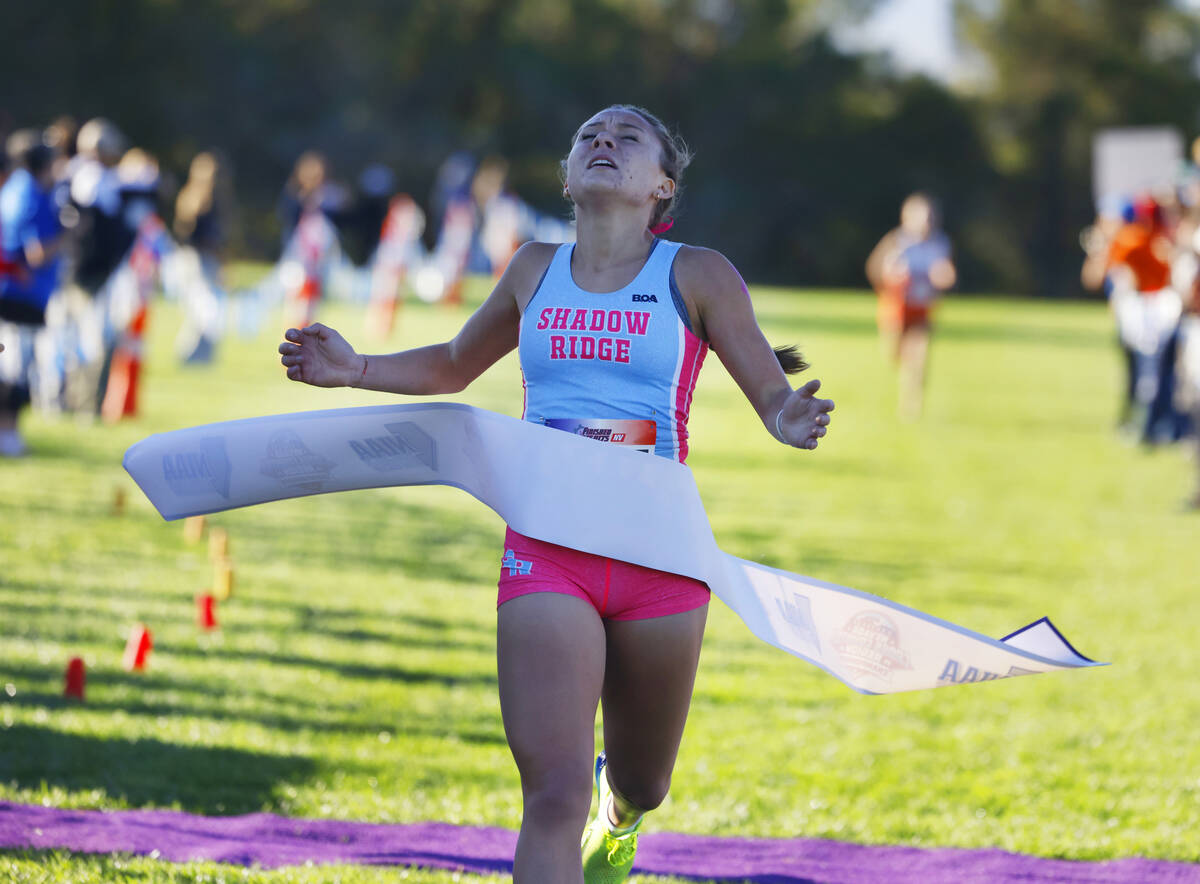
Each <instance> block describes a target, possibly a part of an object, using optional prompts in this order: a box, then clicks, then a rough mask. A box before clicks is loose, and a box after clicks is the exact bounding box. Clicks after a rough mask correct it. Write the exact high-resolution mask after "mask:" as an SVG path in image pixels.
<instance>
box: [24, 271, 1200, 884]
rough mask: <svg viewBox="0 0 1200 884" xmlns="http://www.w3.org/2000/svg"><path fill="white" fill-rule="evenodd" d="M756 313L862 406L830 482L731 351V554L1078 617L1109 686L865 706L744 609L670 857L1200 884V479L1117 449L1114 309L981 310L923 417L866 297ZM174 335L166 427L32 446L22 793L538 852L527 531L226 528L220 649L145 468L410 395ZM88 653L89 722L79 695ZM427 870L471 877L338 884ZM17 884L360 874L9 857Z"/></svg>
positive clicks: (437, 497)
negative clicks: (1143, 870)
mask: <svg viewBox="0 0 1200 884" xmlns="http://www.w3.org/2000/svg"><path fill="white" fill-rule="evenodd" d="M247 272H248V271H247ZM481 292H482V284H479V285H476V286H475V287H474V288H473V289H471V290H470V291H469V295H470V296H473V297H474V298H476V299H477V298H478V297H479V296H480V295H481ZM470 299H471V298H469V300H470ZM755 302H756V305H757V308H758V311H759V316H760V320H761V322H762V324H763V326H764V328H765V329H766V331H767V333H768V337H769V338H770V339H771V340H772V342H773V343H784V342H795V343H799V344H800V345H801V346H802V347H803V349H804V351H805V353H806V355H807V356H808V357H809V359H810V360H811V361H812V363H813V365H814V369H813V371H812V374H813V375H815V376H817V377H820V378H821V379H822V381H823V382H824V384H825V386H824V393H825V394H826V395H829V396H831V397H832V398H834V399H835V400H836V401H837V411H836V412H835V420H834V423H833V427H832V429H831V432H830V435H829V437H828V439H827V440H826V441H825V442H823V443H822V446H821V448H820V449H819V450H818V451H817V452H815V453H808V452H805V453H801V452H796V451H792V450H789V449H786V448H784V447H783V446H780V445H779V444H778V443H775V442H774V441H773V440H772V439H771V438H770V437H769V436H768V435H767V434H766V433H765V432H763V431H762V430H761V429H760V428H759V426H758V425H757V423H756V421H755V418H754V416H753V413H752V412H751V410H750V408H749V406H748V405H747V404H746V402H745V400H744V399H743V398H742V397H741V394H740V393H739V392H738V390H737V389H736V387H735V386H734V385H733V383H732V381H731V380H730V379H729V377H728V375H727V374H726V373H725V372H724V370H723V368H722V367H721V366H720V364H719V361H718V360H717V359H716V358H715V357H710V364H709V365H708V367H707V368H706V370H705V372H704V374H703V375H702V377H701V383H700V389H699V391H698V393H697V397H696V405H695V406H694V409H693V418H692V425H691V428H692V439H693V448H692V454H691V456H690V458H689V463H690V464H691V466H692V467H693V469H694V472H695V474H696V477H697V481H698V483H699V485H700V489H701V492H702V494H703V496H704V499H705V503H706V506H707V508H708V512H709V515H710V518H711V520H712V523H713V527H714V530H715V532H716V536H717V540H718V542H719V543H720V544H721V545H722V547H723V548H724V549H725V550H726V551H727V552H730V553H732V554H734V555H737V556H742V557H745V558H749V559H753V560H756V561H760V562H764V563H767V564H770V565H774V566H778V567H783V568H787V569H789V570H794V571H799V572H801V573H804V574H809V575H812V576H815V577H819V578H822V579H824V580H829V581H832V582H835V583H841V584H845V585H849V586H853V587H856V588H858V589H862V590H866V591H868V592H873V593H876V594H879V595H883V596H887V597H889V598H892V599H895V600H897V601H900V602H902V603H904V604H907V605H912V606H914V607H917V608H920V609H922V610H924V611H927V612H929V613H932V614H936V615H938V616H942V617H945V618H948V619H951V620H954V621H956V622H958V623H961V624H963V625H965V626H968V627H970V628H973V629H977V630H979V631H981V632H984V633H987V634H991V635H995V636H1000V635H1004V634H1007V633H1008V632H1010V631H1011V630H1013V629H1015V628H1016V627H1018V626H1021V625H1023V624H1025V623H1026V622H1028V621H1030V620H1033V619H1035V618H1036V617H1039V616H1041V615H1043V614H1045V615H1049V616H1050V617H1051V618H1052V619H1053V620H1054V622H1055V623H1056V624H1057V625H1058V626H1059V627H1060V628H1061V629H1062V630H1063V631H1064V632H1065V633H1066V635H1067V637H1068V638H1070V639H1071V640H1072V641H1073V642H1074V643H1075V644H1076V646H1077V647H1078V648H1079V650H1080V651H1081V652H1083V653H1085V654H1087V655H1089V656H1092V657H1095V658H1097V659H1102V660H1108V661H1112V663H1113V665H1112V666H1110V667H1107V668H1103V669H1097V670H1090V671H1086V672H1076V673H1063V674H1054V675H1043V676H1038V677H1036V678H1021V679H1014V680H1008V681H1000V682H993V683H988V684H984V685H979V686H974V687H970V688H948V689H941V690H937V691H930V692H920V693H915V694H902V695H895V696H885V697H864V696H860V695H858V694H855V693H853V692H852V691H850V690H849V689H847V688H845V687H844V686H842V685H841V684H840V683H838V682H836V681H834V680H833V679H831V678H830V677H828V676H826V675H824V674H822V673H821V672H819V671H818V670H816V669H815V668H813V667H811V666H808V665H806V664H804V663H803V662H801V661H799V660H797V659H795V658H792V657H790V656H788V655H785V654H783V653H781V652H779V651H776V650H773V649H771V648H769V647H767V646H765V645H763V644H761V643H759V642H758V641H757V640H756V639H754V638H753V637H752V636H751V635H750V634H749V633H748V632H747V631H746V629H745V628H744V627H743V626H742V625H741V623H740V622H739V621H737V620H736V618H734V617H733V616H732V615H731V614H730V613H729V612H728V611H727V610H726V609H724V608H722V607H721V606H720V605H719V603H718V604H715V605H714V607H713V611H712V613H711V616H710V621H709V623H710V625H709V632H708V636H707V638H706V644H705V649H704V654H703V657H702V660H701V667H700V675H699V679H698V683H697V687H696V697H695V702H694V704H693V708H692V714H691V718H690V720H689V723H688V730H687V733H686V735H685V738H684V744H683V748H682V751H681V754H680V758H679V764H678V768H677V771H676V776H675V785H674V790H673V793H672V795H671V796H670V797H669V798H668V800H667V802H666V804H665V805H664V806H663V808H662V809H661V810H660V811H658V812H657V813H655V814H654V816H653V817H652V818H651V821H650V824H649V825H650V830H651V831H654V830H659V831H679V832H695V833H706V834H718V835H744V836H771V837H798V836H811V837H827V838H837V839H844V840H850V841H856V842H864V843H888V844H911V845H925V846H929V845H938V846H970V847H975V846H997V847H1002V848H1005V849H1009V850H1014V851H1020V852H1025V853H1034V854H1040V855H1046V856H1060V857H1070V858H1080V859H1102V858H1113V857H1123V856H1133V855H1140V856H1151V857H1160V858H1167V859H1176V860H1188V861H1193V862H1194V861H1200V835H1198V834H1197V832H1200V738H1198V737H1197V734H1196V728H1197V726H1200V686H1198V685H1197V682H1196V676H1197V673H1198V672H1200V642H1197V640H1196V637H1195V636H1196V625H1197V623H1198V622H1200V621H1198V618H1197V613H1198V611H1200V586H1198V583H1200V580H1198V576H1200V552H1198V548H1200V545H1198V544H1197V538H1198V537H1200V516H1197V515H1195V514H1188V513H1184V512H1182V511H1181V508H1180V504H1181V503H1182V501H1183V499H1184V498H1185V496H1186V494H1187V491H1188V489H1189V488H1190V483H1191V481H1192V470H1194V468H1195V467H1194V465H1193V464H1192V463H1191V462H1190V461H1189V460H1188V459H1187V458H1186V457H1185V455H1184V452H1183V451H1182V450H1181V449H1179V448H1175V449H1167V450H1158V451H1150V452H1147V451H1144V450H1142V449H1139V448H1136V447H1133V446H1131V445H1128V444H1126V443H1124V442H1122V441H1121V440H1120V439H1119V438H1118V437H1117V435H1116V433H1115V432H1114V430H1113V416H1114V413H1115V404H1116V399H1117V396H1116V392H1115V391H1116V389H1117V386H1118V383H1119V375H1118V369H1119V365H1118V359H1117V355H1116V353H1115V347H1114V346H1113V343H1112V339H1111V338H1112V336H1111V332H1110V325H1109V320H1108V317H1107V315H1106V313H1105V311H1104V309H1103V308H1102V307H1101V306H1099V305H1096V304H1079V303H1068V304H1058V303H1042V302H1037V303H1034V302H1027V301H1017V300H1003V299H965V298H964V299H958V300H951V301H950V302H949V303H947V304H946V305H945V307H944V308H943V311H942V314H941V316H940V317H939V319H940V322H939V327H938V329H937V333H936V337H935V340H934V347H933V351H932V365H931V382H930V389H929V396H928V407H927V412H926V415H925V417H924V418H923V419H922V420H921V421H919V422H917V423H903V422H901V421H899V420H898V419H897V418H896V417H895V407H894V403H895V381H894V377H893V373H892V371H891V367H890V366H889V365H888V364H887V363H886V362H885V361H884V360H883V359H882V357H881V356H880V354H879V350H878V346H877V342H876V339H875V333H874V323H873V310H874V305H873V302H872V301H871V300H870V299H869V298H868V297H867V296H866V295H864V294H861V293H833V292H813V291H785V290H758V291H756V292H755ZM464 316H465V314H464V313H462V312H456V311H454V310H450V309H446V308H439V307H426V306H423V305H410V306H407V307H406V308H405V311H404V312H403V314H402V316H401V319H400V323H399V328H398V331H397V333H396V334H395V335H394V336H393V338H392V340H391V341H389V342H388V343H387V344H370V343H367V342H366V341H365V340H364V335H363V333H362V316H361V310H360V309H358V308H354V307H351V306H348V305H333V306H331V307H330V308H329V310H328V314H327V316H325V317H323V318H325V319H326V321H328V322H330V324H333V325H336V326H338V327H340V328H342V329H343V330H344V331H345V332H346V333H347V336H348V337H350V339H351V340H352V341H354V342H355V343H356V344H359V345H360V347H361V348H363V349H368V350H372V349H374V350H383V349H397V348H401V347H407V346H413V345H417V344H420V343H427V342H430V341H432V340H435V339H441V338H443V337H445V336H447V335H449V334H452V333H453V331H454V330H455V329H456V328H457V326H458V325H459V324H460V323H461V321H462V319H463V318H464ZM177 325H178V317H177V314H176V313H175V312H174V310H173V308H172V307H171V306H170V305H167V304H163V305H156V310H155V312H154V313H153V315H152V317H151V340H150V344H151V355H150V357H149V362H148V368H147V370H146V378H145V385H144V395H143V415H142V417H140V418H139V419H137V420H135V421H130V422H126V423H123V424H120V425H118V426H115V427H106V426H99V425H91V424H83V423H79V422H77V421H76V420H75V419H73V418H58V419H55V418H47V417H42V416H36V415H34V416H31V417H29V418H28V419H27V420H26V422H25V425H24V427H25V430H26V435H27V437H28V440H29V442H30V444H31V447H32V449H33V452H34V454H33V456H31V457H29V458H26V459H24V460H21V461H16V462H0V687H3V690H4V693H3V694H0V799H5V800H11V801H20V802H44V803H49V804H52V805H55V806H61V807H77V808H121V807H172V808H179V809H182V810H187V811H192V812H197V813H205V814H241V813H247V812H254V811H260V810H267V811H271V812H275V813H282V814H287V815H294V816H304V817H336V818H339V819H353V820H369V821H378V822H406V821H419V820H444V821H448V822H455V823H464V824H480V825H499V826H506V827H510V828H515V827H516V826H517V825H518V822H519V818H520V795H519V790H518V784H517V777H516V772H515V769H514V767H513V765H512V762H511V759H510V757H509V755H508V750H507V748H506V746H505V743H504V736H503V731H502V728H501V724H500V714H499V705H498V701H497V698H496V684H495V671H494V669H495V662H494V648H495V637H494V617H495V614H494V604H495V595H494V593H495V580H496V577H497V574H498V562H499V555H500V542H501V537H502V534H503V526H502V525H501V523H500V522H499V520H498V519H497V518H496V517H495V516H494V515H493V514H492V513H491V512H490V511H489V510H486V509H485V508H484V507H483V506H482V505H480V504H478V503H476V502H475V501H474V500H472V499H470V498H468V497H467V496H466V495H463V494H461V493H459V492H456V491H453V490H451V489H447V488H440V487H435V488H403V489H384V490H377V491H364V492H355V493H351V494H340V495H327V496H322V497H312V498H305V499H299V500H292V501H285V502H280V503H275V504H270V505H267V506H262V507H257V508H251V509H247V510H242V511H235V512H229V513H224V514H220V515H217V516H215V517H212V518H211V520H210V521H211V523H212V524H215V525H219V526H221V527H224V528H226V529H227V530H228V532H229V536H230V547H231V554H232V556H233V558H234V561H235V565H236V589H235V596H234V598H233V599H232V600H230V601H229V602H227V603H225V604H223V605H222V606H221V608H220V610H219V618H220V622H221V626H222V629H221V630H220V631H219V632H217V633H214V634H206V633H202V632H200V631H199V630H198V629H197V628H196V626H195V625H194V620H195V612H194V603H193V598H194V596H195V595H196V594H197V593H198V592H201V591H204V590H206V588H207V587H208V586H209V581H210V579H211V569H210V565H209V562H208V556H207V548H206V546H204V545H203V544H200V545H189V544H188V543H186V542H185V540H184V537H183V532H182V528H181V525H180V524H179V523H165V522H163V521H162V520H161V519H160V518H159V517H158V516H157V514H156V513H155V512H154V511H153V510H152V508H151V507H150V505H149V503H148V502H147V501H146V500H145V499H144V498H143V497H142V496H141V495H140V492H138V491H137V489H136V487H135V486H134V485H133V483H132V481H131V480H129V479H128V477H127V476H126V475H125V473H124V472H123V470H122V469H121V466H120V460H121V454H122V452H123V451H124V450H125V448H126V447H127V446H128V445H130V444H132V443H133V442H135V441H137V440H138V439H140V438H142V437H144V436H146V435H148V434H150V433H153V432H159V431H163V430H168V429H174V428H177V427H182V426H187V425H193V424H198V423H204V422H208V421H216V420H226V419H233V418H239V417H247V416H253V415H258V414H264V413H277V412H286V411H298V410H306V409H317V408H328V407H338V406H346V405H361V404H379V403H381V402H384V401H386V397H384V396H383V395H382V394H371V393H363V392H360V391H325V390H315V389H312V388H306V387H301V386H299V385H295V384H289V383H287V382H286V381H285V380H284V379H283V377H282V370H281V369H280V368H279V366H278V363H277V360H276V356H275V355H274V347H275V343H276V340H277V338H276V331H277V330H276V329H275V327H274V322H268V323H267V326H268V327H266V328H264V329H263V330H262V332H261V333H260V334H259V335H258V336H257V338H255V339H253V340H249V339H245V338H237V337H231V338H230V339H228V340H227V342H226V343H225V345H224V346H223V348H222V350H221V353H220V359H219V361H218V363H217V364H215V365H214V366H211V367H208V368H199V369H197V368H190V369H189V368H184V367H180V366H178V365H177V363H176V362H175V360H174V358H173V356H172V353H171V344H172V338H173V336H174V333H175V330H176V328H177ZM520 395H521V394H520V382H519V374H518V370H517V367H516V363H515V360H513V359H509V360H506V361H505V362H503V363H501V364H500V365H498V366H496V367H495V368H494V369H493V370H492V371H490V372H489V373H488V374H487V375H485V376H484V377H483V378H481V379H480V381H479V382H478V383H477V384H476V385H474V386H473V387H472V388H471V389H470V390H468V391H467V392H466V393H465V394H463V395H461V396H458V397H447V398H454V399H457V400H459V401H467V402H471V403H472V404H475V405H479V406H482V407H486V408H492V409H495V410H498V411H503V412H507V413H519V409H520ZM118 489H122V490H124V492H125V494H126V497H127V499H128V503H127V506H126V507H125V511H124V513H123V514H117V513H114V512H113V500H114V495H115V494H116V492H117V490H118ZM136 622H144V623H146V624H147V625H148V626H149V627H150V628H151V630H152V631H153V634H154V640H155V649H154V651H153V653H152V656H151V662H150V666H149V668H148V671H146V672H144V673H126V672H125V671H123V669H122V668H121V653H122V649H123V646H124V643H125V639H126V636H127V635H128V632H129V630H130V628H131V627H132V625H133V624H134V623H136ZM76 655H79V656H82V657H83V658H84V659H85V661H86V662H87V665H88V670H89V681H88V697H87V702H86V703H85V704H83V705H79V704H77V703H74V702H69V701H65V700H63V699H62V697H61V692H62V675H63V668H64V666H65V664H66V661H67V660H68V659H69V658H70V657H72V656H76ZM398 874H407V875H408V880H420V881H435V882H443V881H451V880H458V879H457V878H455V876H453V875H451V874H446V873H431V872H423V871H410V872H407V873H398V872H397V871H396V870H390V871H387V872H384V871H380V870H372V869H355V868H345V869H342V870H340V871H339V872H338V875H339V876H340V880H342V881H346V882H359V881H361V882H374V881H382V880H395V878H396V876H397V875H398ZM389 876H390V877H389ZM468 877H469V876H468ZM0 878H2V879H4V880H10V879H12V880H19V881H20V880H24V881H38V880H76V881H108V880H114V879H117V878H120V879H121V880H137V881H142V880H145V881H164V882H165V881H218V880H228V881H244V880H251V881H263V882H266V881H271V882H274V881H298V882H308V881H314V882H315V881H324V880H333V878H332V877H331V874H330V873H329V872H321V871H320V870H316V871H314V870H311V869H291V870H282V871H278V872H273V873H267V872H260V871H248V872H247V871H244V870H241V869H230V868H229V867H220V866H215V865H211V864H208V865H206V864H190V865H181V866H172V865H168V864H165V863H160V862H156V861H154V860H150V859H140V858H129V857H101V858H89V857H75V856H70V855H68V854H63V853H53V854H37V853H28V852H3V851H0ZM402 879H403V878H402ZM470 880H480V881H482V880H487V879H479V878H470ZM495 880H500V879H495Z"/></svg>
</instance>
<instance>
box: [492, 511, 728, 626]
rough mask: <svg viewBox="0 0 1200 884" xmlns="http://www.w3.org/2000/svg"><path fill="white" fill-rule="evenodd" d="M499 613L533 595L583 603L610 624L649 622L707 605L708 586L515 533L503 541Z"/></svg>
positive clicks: (509, 532)
mask: <svg viewBox="0 0 1200 884" xmlns="http://www.w3.org/2000/svg"><path fill="white" fill-rule="evenodd" d="M499 586H500V595H499V599H498V601H497V602H496V607H500V605H503V604H504V603H505V602H507V601H508V600H509V599H515V598H517V596H522V595H528V594H529V593H533V592H557V593H561V594H563V595H573V596H575V597H576V598H580V599H583V600H584V601H585V602H587V603H589V604H590V605H591V606H592V607H593V608H595V609H596V613H597V614H599V615H600V616H601V618H603V619H605V620H649V619H650V618H652V617H666V616H667V615H669V614H682V613H683V612H684V611H693V610H695V609H696V608H699V607H702V606H703V605H706V604H708V599H709V590H708V586H707V585H706V584H705V583H703V582H702V581H699V580H694V579H693V578H691V577H683V576H681V575H679V574H671V573H669V572H667V571H655V570H654V569H653V568H645V567H642V566H641V565H631V564H629V563H628V562H621V561H617V560H614V559H609V558H605V557H604V556H595V555H592V554H591V553H585V552H580V551H579V550H576V549H570V548H569V547H565V546H557V545H556V544H553V543H544V542H543V541H541V540H534V539H533V538H532V537H526V536H525V535H524V534H518V533H517V532H516V531H513V530H512V529H511V528H509V529H508V531H507V532H506V533H505V535H504V559H503V561H501V563H500V584H499Z"/></svg>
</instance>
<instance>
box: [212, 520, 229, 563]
mask: <svg viewBox="0 0 1200 884" xmlns="http://www.w3.org/2000/svg"><path fill="white" fill-rule="evenodd" d="M208 555H209V558H211V559H212V560H213V561H214V562H215V561H217V560H218V559H223V558H225V557H227V556H228V555H229V532H228V531H226V530H225V529H224V528H217V527H215V526H214V527H212V528H210V529H209V532H208Z"/></svg>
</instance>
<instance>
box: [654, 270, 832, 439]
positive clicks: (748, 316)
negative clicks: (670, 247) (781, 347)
mask: <svg viewBox="0 0 1200 884" xmlns="http://www.w3.org/2000/svg"><path fill="white" fill-rule="evenodd" d="M675 279H676V282H677V283H678V285H679V289H680V293H681V294H682V295H683V297H684V300H685V301H686V302H688V306H689V308H691V309H694V310H695V313H696V316H697V318H698V319H699V325H700V327H701V329H702V330H703V332H704V333H705V334H706V335H707V337H708V341H709V344H710V345H711V346H712V348H713V350H714V351H715V352H716V354H717V356H718V357H719V358H720V360H721V363H722V364H723V365H724V366H725V368H726V369H727V370H728V371H729V373H730V375H732V376H733V379H734V381H736V382H737V385H738V386H739V387H740V388H741V390H742V392H743V393H744V394H745V395H746V398H747V399H748V400H750V404H751V406H753V408H754V410H755V411H756V412H757V413H758V417H759V419H760V420H761V421H762V423H763V426H764V427H765V428H766V429H767V432H769V433H770V434H771V435H772V436H774V437H775V438H776V439H779V441H781V442H784V443H785V444H787V445H791V446H793V447H795V448H803V449H813V448H816V447H817V443H818V442H819V441H820V440H821V438H822V437H823V436H824V435H825V433H826V432H827V430H828V427H829V419H830V415H829V413H830V412H831V411H833V400H832V399H819V398H817V396H816V393H817V391H818V390H819V389H820V387H821V382H820V381H818V380H811V381H809V382H808V383H807V384H804V385H803V386H802V387H800V388H798V389H795V390H793V389H792V385H791V384H790V383H789V382H788V379H787V375H786V374H784V371H783V368H782V367H781V366H780V364H779V359H778V358H777V357H776V355H775V352H774V351H773V350H772V349H771V345H770V344H769V343H767V339H766V337H764V336H763V333H762V330H761V329H760V328H759V326H758V320H757V319H756V318H755V316H754V307H753V305H752V304H751V303H750V293H749V291H748V290H747V289H746V284H745V282H743V281H742V277H741V276H740V275H739V274H738V272H737V270H736V269H734V266H733V265H732V264H730V263H729V261H728V259H726V258H725V256H724V255H722V254H720V253H719V252H715V251H712V250H711V249H702V248H695V247H687V246H685V247H684V248H683V249H681V250H680V253H679V257H678V258H676V261H675Z"/></svg>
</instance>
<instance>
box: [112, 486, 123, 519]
mask: <svg viewBox="0 0 1200 884" xmlns="http://www.w3.org/2000/svg"><path fill="white" fill-rule="evenodd" d="M112 514H113V515H114V516H123V515H125V489H124V488H121V487H119V486H118V487H116V488H114V489H113V505H112Z"/></svg>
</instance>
